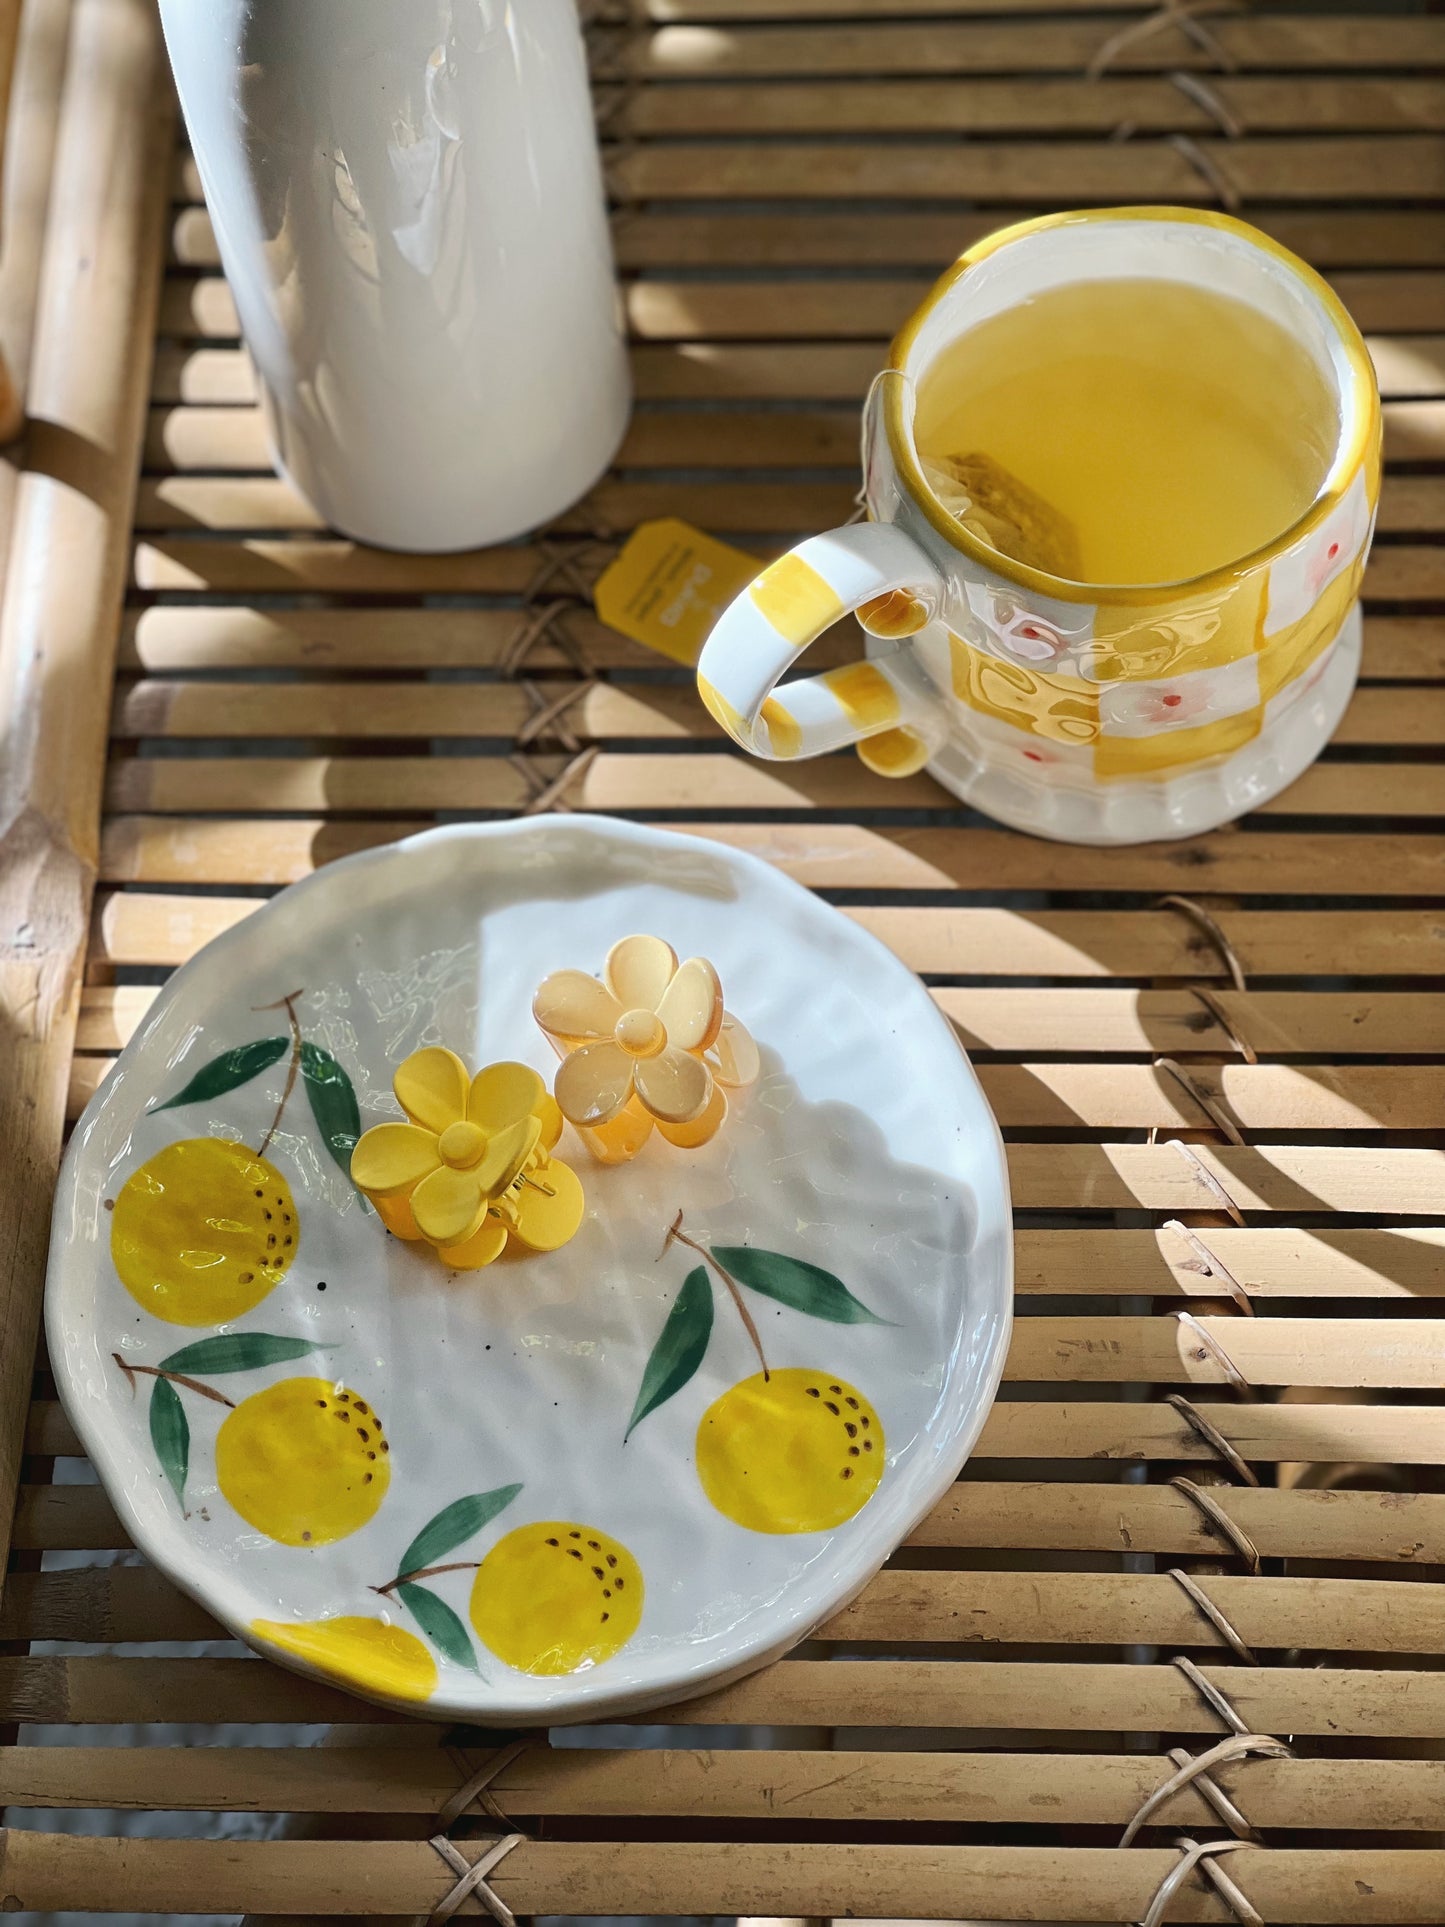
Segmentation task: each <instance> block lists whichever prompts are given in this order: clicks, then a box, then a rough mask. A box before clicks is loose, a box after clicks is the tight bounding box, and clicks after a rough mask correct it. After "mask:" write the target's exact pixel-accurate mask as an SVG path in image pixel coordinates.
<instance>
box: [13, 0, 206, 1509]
mask: <svg viewBox="0 0 1445 1927" xmlns="http://www.w3.org/2000/svg"><path fill="white" fill-rule="evenodd" d="M137 101H140V102H143V103H145V106H144V111H143V112H142V113H140V114H139V115H138V114H137V108H136V103H137ZM171 126H172V115H171V105H170V94H169V91H168V87H167V84H166V82H165V78H164V71H163V64H162V56H161V50H160V36H159V30H158V27H157V24H156V21H155V18H154V14H153V10H152V9H151V7H150V6H149V5H147V4H146V0H76V5H75V10H74V24H73V29H72V33H71V38H70V46H69V54H68V60H67V64H66V70H65V82H64V88H63V92H62V94H61V99H60V108H59V128H58V134H57V158H56V168H55V178H54V185H53V189H52V193H51V200H50V214H49V221H48V226H47V229H46V236H45V246H44V263H43V269H42V277H41V283H40V291H39V300H38V309H37V316H36V348H35V353H34V357H33V362H32V367H31V375H30V385H29V410H30V415H31V426H30V432H29V437H28V442H27V448H26V457H25V461H26V466H25V471H24V473H23V475H22V476H21V478H20V482H19V485H18V489H17V496H16V513H15V532H14V539H13V543H12V547H11V555H10V565H9V570H8V575H7V580H6V583H5V599H4V605H3V612H0V719H3V724H4V730H5V736H6V766H5V772H4V777H3V784H4V788H3V793H0V1029H3V1033H4V1040H5V1042H4V1056H5V1061H6V1072H5V1077H4V1079H3V1081H0V1165H3V1168H4V1171H5V1174H6V1183H7V1188H8V1194H9V1199H10V1210H9V1214H8V1215H9V1223H8V1225H7V1230H6V1236H5V1241H4V1249H3V1258H0V1329H3V1331H4V1333H5V1345H4V1347H3V1352H0V1521H8V1518H9V1513H10V1507H11V1503H12V1499H13V1494H14V1490H15V1482H16V1478H17V1473H18V1465H19V1450H20V1440H21V1434H22V1432H23V1429H24V1423H25V1410H26V1405H27V1403H28V1395H29V1381H30V1370H31V1359H32V1356H33V1350H34V1341H35V1330H36V1321H37V1317H38V1313H39V1307H40V1291H41V1281H42V1277H43V1274H44V1263H45V1249H46V1238H47V1232H48V1218H49V1206H50V1195H51V1187H52V1185H53V1183H54V1178H55V1169H56V1164H57V1162H58V1158H59V1150H60V1135H61V1129H62V1125H63V1118H64V1103H65V1091H66V1081H67V1072H68V1066H69V1059H70V1049H71V1041H72V1038H73V1036H74V1031H75V1024H76V1016H77V1009H78V998H79V985H80V971H81V965H82V962H83V958H84V953H85V944H86V935H87V929H88V923H89V908H90V892H91V887H92V884H93V881H94V877H95V871H96V865H97V861H98V855H99V846H98V838H99V810H100V781H101V769H102V757H103V744H104V730H105V722H106V709H107V699H108V691H109V684H110V673H111V660H112V652H113V649H114V643H115V637H116V633H117V630H118V627H119V609H120V602H121V597H122V594H123V591H124V582H125V566H126V552H127V544H128V539H129V518H130V509H131V503H132V501H133V497H134V489H135V469H136V462H137V457H138V453H139V447H140V438H141V432H142V428H143V423H144V410H145V392H146V377H147V370H148V353H149V344H150V339H151V333H152V322H153V317H154V313H155V301H156V298H157V293H158V271H159V267H160V261H161V250H162V245H163V241H164V213H165V185H166V173H167V150H168V145H169V140H170V134H171Z"/></svg>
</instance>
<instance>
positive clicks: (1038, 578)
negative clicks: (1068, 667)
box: [883, 207, 1380, 607]
mask: <svg viewBox="0 0 1445 1927" xmlns="http://www.w3.org/2000/svg"><path fill="white" fill-rule="evenodd" d="M1089 221H1172V222H1177V223H1180V224H1189V225H1193V226H1196V227H1212V228H1222V229H1223V230H1224V231H1225V232H1226V233H1228V234H1234V235H1237V236H1238V237H1239V238H1240V239H1241V240H1244V241H1248V242H1249V243H1251V245H1252V246H1254V247H1256V248H1258V249H1260V251H1261V252H1262V253H1265V254H1272V255H1273V256H1274V257H1275V259H1276V260H1277V261H1282V262H1283V263H1284V265H1285V266H1286V267H1287V268H1288V269H1289V270H1290V271H1291V273H1293V274H1294V276H1295V277H1296V279H1297V280H1299V281H1300V282H1302V283H1303V284H1304V286H1305V287H1306V288H1307V289H1308V290H1309V292H1310V293H1311V294H1312V295H1314V297H1315V299H1316V300H1317V301H1318V302H1319V304H1320V306H1321V307H1322V308H1323V309H1324V310H1325V313H1326V314H1327V315H1328V317H1329V319H1330V321H1331V322H1332V324H1333V326H1334V331H1335V336H1336V339H1337V340H1338V342H1339V344H1340V346H1341V347H1342V348H1343V350H1344V352H1345V356H1346V359H1347V360H1348V362H1349V364H1350V375H1351V383H1352V392H1351V393H1349V394H1347V395H1346V396H1345V397H1344V398H1343V401H1344V406H1345V410H1346V412H1353V415H1354V419H1355V429H1354V434H1353V435H1352V437H1351V439H1350V441H1349V443H1348V444H1347V445H1346V446H1345V447H1343V448H1342V449H1340V450H1338V451H1337V452H1336V456H1335V459H1334V461H1333V462H1332V463H1331V466H1330V471H1329V475H1328V476H1327V478H1326V486H1325V487H1324V488H1322V489H1321V490H1320V493H1319V494H1318V495H1317V496H1316V497H1315V499H1314V501H1313V502H1311V504H1310V506H1309V507H1308V508H1307V509H1306V510H1305V512H1304V514H1303V515H1302V516H1301V517H1300V518H1299V520H1298V521H1297V522H1295V523H1293V524H1292V525H1291V526H1290V527H1289V528H1287V529H1286V530H1285V531H1284V533H1283V534H1282V535H1278V536H1276V537H1275V539H1274V540H1273V541H1272V542H1267V543H1265V544H1264V546H1263V547H1262V548H1258V549H1254V550H1252V551H1251V552H1250V554H1248V555H1246V556H1241V557H1240V559H1239V560H1238V561H1237V562H1229V563H1226V564H1225V565H1224V567H1222V568H1219V569H1211V570H1210V571H1209V573H1208V574H1207V575H1196V576H1190V577H1188V578H1187V580H1184V581H1180V582H1146V583H1080V582H1070V581H1069V580H1068V579H1067V578H1066V577H1064V576H1054V575H1049V574H1047V573H1046V572H1045V571H1044V570H1043V569H1035V568H1032V567H1030V565H1029V564H1028V563H1026V562H1015V561H1013V560H1012V559H1011V558H1010V557H1008V556H1005V555H1001V554H1000V553H999V551H998V550H997V549H994V548H990V547H989V545H988V544H987V543H986V542H980V541H979V540H978V538H977V537H976V536H974V535H971V534H970V533H969V531H968V530H967V529H965V528H962V527H960V525H959V524H958V522H956V521H955V520H954V518H953V517H952V516H951V515H950V514H949V513H948V511H947V510H946V509H945V508H944V507H943V506H942V505H941V503H940V502H939V501H938V499H937V498H936V496H935V495H934V493H933V491H932V489H930V488H929V486H928V484H927V482H926V481H925V480H924V478H923V470H922V469H921V468H920V467H919V464H918V460H917V457H916V456H915V454H914V452H913V441H912V437H911V436H910V435H909V434H908V432H907V430H906V428H905V426H904V421H903V395H902V390H901V388H900V386H899V385H898V384H897V383H889V384H888V385H887V387H886V388H885V390H884V399H883V420H884V425H885V428H886V430H887V434H888V444H889V447H890V448H891V449H892V451H893V459H894V461H895V462H896V463H897V465H898V469H899V473H900V474H901V475H902V477H903V479H904V481H905V483H906V484H907V487H908V492H909V494H910V495H911V496H912V497H913V500H914V501H915V503H916V504H917V506H918V507H919V508H920V509H922V511H923V513H924V514H925V515H926V516H927V517H928V519H929V521H930V522H931V523H932V524H933V526H934V528H936V529H937V530H938V533H939V534H940V535H941V536H942V537H943V538H944V540H945V541H946V542H948V543H949V545H950V546H951V547H953V548H955V549H958V550H961V551H962V553H963V554H964V555H967V556H970V557H971V558H972V559H973V560H974V561H975V562H978V563H980V564H982V566H983V567H984V568H986V569H988V570H989V571H990V572H991V573H992V574H994V575H998V576H1002V577H1004V579H1005V580H1006V581H1009V582H1012V583H1015V584H1016V585H1017V586H1019V587H1020V588H1025V589H1032V590H1033V591H1034V592H1035V593H1036V594H1039V595H1045V596H1048V597H1050V598H1051V599H1052V600H1053V601H1055V602H1079V603H1089V604H1094V603H1110V604H1115V605H1117V604H1120V603H1123V604H1128V605H1131V606H1141V607H1147V606H1150V605H1157V604H1159V603H1161V602H1164V601H1170V602H1173V601H1179V600H1183V599H1185V598H1186V597H1188V596H1191V595H1203V594H1208V593H1210V592H1212V591H1217V590H1220V589H1224V588H1227V587H1228V586H1229V585H1230V584H1231V583H1234V582H1238V581H1239V580H1240V579H1241V578H1242V577H1244V576H1246V575H1248V574H1249V573H1250V572H1251V571H1252V570H1254V569H1257V568H1258V567H1259V566H1260V565H1261V563H1265V562H1271V561H1273V560H1274V559H1275V558H1276V557H1277V556H1280V555H1283V554H1284V552H1285V550H1286V549H1290V548H1293V547H1294V545H1295V543H1296V542H1298V541H1299V540H1300V539H1301V538H1302V537H1303V536H1306V535H1308V534H1309V533H1310V531H1311V530H1312V529H1314V528H1316V527H1317V526H1318V525H1319V524H1320V523H1321V522H1323V521H1324V520H1325V518H1326V516H1327V515H1328V514H1329V513H1330V511H1331V510H1332V509H1333V508H1334V507H1335V505H1336V504H1337V503H1338V502H1339V501H1340V500H1341V498H1342V497H1343V495H1344V493H1345V491H1346V489H1347V488H1348V487H1349V485H1350V483H1351V481H1352V480H1353V479H1354V476H1355V472H1356V470H1357V469H1358V468H1359V467H1360V465H1361V464H1362V463H1363V462H1364V461H1365V460H1366V458H1367V457H1368V455H1369V452H1370V447H1371V444H1372V443H1375V444H1378V442H1379V438H1380V402H1379V395H1378V392H1377V390H1376V387H1375V371H1374V365H1373V363H1372V362H1371V360H1370V355H1369V350H1368V349H1367V348H1366V347H1365V344H1364V341H1363V340H1362V339H1361V337H1360V331H1359V329H1358V328H1357V327H1356V326H1355V323H1354V320H1353V318H1352V317H1351V315H1350V312H1349V310H1348V309H1347V308H1346V307H1345V305H1344V303H1343V302H1342V301H1341V300H1340V298H1339V296H1338V295H1337V294H1336V293H1335V291H1334V289H1333V288H1332V287H1331V286H1330V285H1329V283H1328V282H1327V281H1325V280H1323V279H1322V278H1321V277H1320V276H1319V275H1318V274H1316V273H1315V271H1314V269H1313V268H1312V267H1310V266H1309V265H1308V264H1307V263H1306V262H1304V261H1301V260H1300V258H1299V256H1298V255H1297V254H1291V252H1290V250H1289V249H1288V248H1285V247H1281V246H1280V244H1279V242H1278V241H1274V240H1271V239H1270V237H1269V235H1267V234H1261V233H1260V231H1259V229H1258V228H1254V227H1251V226H1250V225H1249V223H1248V222H1247V221H1236V220H1235V219H1234V217H1233V216H1232V215H1229V214H1215V213H1213V212H1212V211H1211V210H1209V209H1206V208H1187V207H1100V208H1088V209H1085V210H1083V211H1081V212H1077V213H1072V214H1043V215H1040V216H1038V217H1037V219H1035V220H1032V221H1019V222H1017V223H1016V224H1015V225H1014V226H1013V227H1007V228H1000V229H999V231H998V232H997V233H996V234H990V235H988V236H987V237H986V238H985V239H984V240H982V241H980V242H978V243H977V245H976V246H974V247H971V248H970V249H969V250H968V252H967V253H966V254H961V255H960V256H959V258H958V259H957V261H955V262H954V264H953V266H952V267H951V268H949V269H947V270H946V272H945V273H944V274H942V275H941V276H940V277H939V279H938V280H937V281H936V282H935V283H934V284H933V286H932V288H930V289H929V291H928V293H927V294H926V295H925V296H924V299H923V301H922V302H921V304H920V305H919V307H918V308H917V309H916V311H915V312H914V314H913V315H912V316H911V317H910V319H909V320H908V321H907V322H905V323H904V326H903V328H902V330H901V331H900V332H899V334H898V335H897V336H896V337H895V338H894V342H893V347H892V349H891V351H890V353H889V357H888V372H890V373H895V374H903V373H905V372H906V368H907V362H908V357H909V354H910V353H911V352H912V349H913V344H914V341H915V339H916V338H917V335H918V331H919V329H920V328H921V327H922V325H923V322H924V320H925V319H926V317H927V316H928V315H929V313H930V312H931V311H932V310H933V308H934V307H935V306H936V305H937V303H938V302H939V301H941V300H942V299H943V297H944V295H946V294H947V293H948V292H949V290H950V289H951V288H952V287H953V286H954V285H955V284H956V283H957V282H959V281H961V280H962V279H963V277H964V275H966V274H967V273H968V271H969V270H970V268H975V267H977V266H978V264H979V262H980V261H986V260H987V259H988V257H989V256H990V255H991V254H997V252H998V251H999V249H1000V248H1005V247H1008V246H1009V245H1010V244H1011V243H1012V242H1014V241H1018V240H1022V239H1023V237H1024V236H1025V235H1028V234H1038V233H1041V232H1043V230H1045V229H1046V228H1056V227H1074V226H1081V225H1082V224H1083V223H1084V222H1089ZM1351 404H1353V408H1352V410H1351Z"/></svg>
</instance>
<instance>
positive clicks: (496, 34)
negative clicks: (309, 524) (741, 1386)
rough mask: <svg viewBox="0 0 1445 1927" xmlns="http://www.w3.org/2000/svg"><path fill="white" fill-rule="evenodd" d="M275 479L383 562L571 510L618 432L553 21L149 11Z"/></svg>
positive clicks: (613, 306) (319, 8)
mask: <svg viewBox="0 0 1445 1927" xmlns="http://www.w3.org/2000/svg"><path fill="white" fill-rule="evenodd" d="M161 16H162V19H163V21H164V25H165V33H166V41H167V45H168V46H169V49H170V55H171V63H172V66H173V67H174V69H175V75H176V82H177V85H178V87H179V90H180V96H181V104H182V106H183V108H184V110H185V116H186V123H187V126H188V128H189V130H190V136H191V143H192V146H193V149H194V152H195V156H196V164H197V166H198V168H199V170H200V175H201V180H202V183H203V185H204V187H205V190H206V198H207V201H208V202H209V204H210V209H211V216H212V220H213V221H214V224H215V229H216V238H217V241H218V243H219V245H220V251H221V259H222V263H223V265H224V267H225V270H226V274H227V276H228V278H229V280H230V284H231V287H232V290H233V292H234V294H235V299H236V307H237V310H238V312H239V315H240V320H241V327H242V330H243V332H244V334H245V337H246V341H247V344H248V346H249V348H250V350H251V354H252V356H253V358H254V360H255V363H256V368H257V371H258V373H259V375H260V378H261V386H262V392H263V397H264V401H265V407H266V413H267V419H268V424H269V427H270V432H271V436H272V440H273V444H274V450H275V455H276V459H277V462H278V465H279V466H280V468H281V469H282V470H283V472H284V473H285V474H286V475H287V476H289V478H290V479H291V480H292V481H293V482H294V483H295V485H296V487H297V488H299V489H300V490H301V491H302V493H303V494H305V495H306V496H308V497H309V498H310V500H311V501H312V502H313V503H314V504H315V506H316V508H317V509H318V510H319V511H320V513H321V514H322V515H323V516H324V517H325V518H326V520H327V521H328V522H330V523H332V524H333V525H334V526H335V527H337V528H339V529H341V530H343V531H344V532H345V533H346V534H348V535H352V536H355V537H357V538H358V539H360V540H362V541H366V542H375V543H379V544H381V545H383V546H385V547H389V548H399V549H435V550H446V549H460V548H471V547H474V546H477V545H479V544H482V543H487V542H500V541H505V540H506V539H508V538H509V537H511V536H514V535H518V534H520V533H521V532H522V531H523V530H526V529H529V528H533V527H535V526H536V525H537V524H539V523H541V522H545V521H546V520H547V519H548V518H549V517H551V516H553V515H555V514H557V513H558V512H559V511H560V510H562V509H564V508H566V507H567V506H569V504H570V503H572V502H574V501H575V500H576V499H577V497H578V496H580V495H582V494H583V493H584V492H585V491H586V489H587V488H588V487H589V486H590V485H591V484H592V482H594V481H595V480H596V479H597V477H598V475H600V474H601V472H602V471H603V470H604V469H605V468H606V466H607V464H608V462H609V461H610V459H611V457H612V455H613V453H614V451H615V450H616V447H617V444H618V442H619V441H620V440H621V437H622V433H623V430H624V428H625V426H626V423H627V414H628V408H629V404H630V391H629V384H628V374H627V363H626V357H625V350H624V345H623V339H622V333H621V329H620V325H619V317H618V308H617V299H616V288H615V283H614V278H613V268H612V255H611V247H610V242H609V237H608V232H607V224H606V211H605V207H604V202H603V193H602V181H601V172H600V167H599V164H598V155H597V142H596V135H595V132H594V127H593V119H592V108H591V100H590V96H589V93H588V86H587V71H586V61H585V57H584V51H583V46H582V39H581V33H580V30H579V27H578V21H577V13H576V8H575V4H574V0H525V4H520V5H519V4H515V0H514V3H512V4H508V3H507V0H161Z"/></svg>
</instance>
